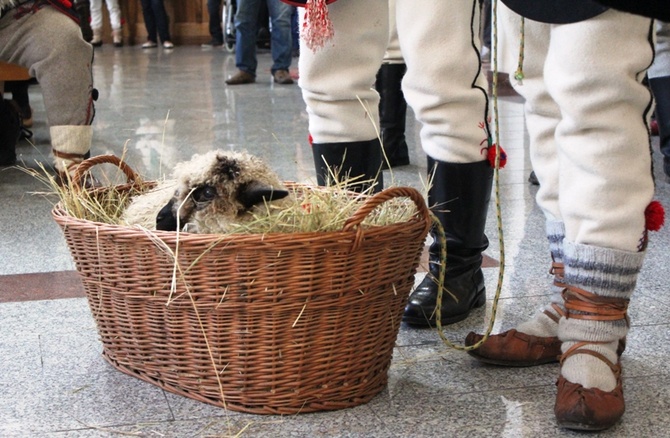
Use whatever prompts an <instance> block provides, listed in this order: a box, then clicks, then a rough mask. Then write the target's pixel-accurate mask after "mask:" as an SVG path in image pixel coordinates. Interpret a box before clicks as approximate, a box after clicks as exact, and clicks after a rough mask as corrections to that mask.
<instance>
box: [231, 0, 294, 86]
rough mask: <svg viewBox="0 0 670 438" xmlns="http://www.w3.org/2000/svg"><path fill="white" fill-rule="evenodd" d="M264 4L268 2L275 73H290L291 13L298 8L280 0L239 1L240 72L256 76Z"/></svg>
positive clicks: (237, 46) (237, 55)
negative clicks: (259, 26) (258, 39)
mask: <svg viewBox="0 0 670 438" xmlns="http://www.w3.org/2000/svg"><path fill="white" fill-rule="evenodd" d="M262 1H267V4H268V12H269V14H270V23H271V27H272V30H271V39H270V50H271V52H272V61H273V63H272V74H274V72H276V71H277V70H288V69H289V67H290V66H291V50H292V39H291V14H292V13H293V9H294V7H293V6H289V5H288V4H286V3H282V2H281V1H280V0H237V12H236V13H235V31H236V32H235V65H236V66H237V68H238V69H240V70H242V71H245V72H247V73H249V74H252V75H254V76H255V75H256V67H257V66H258V60H257V59H256V37H257V36H258V12H259V10H260V6H261V2H262Z"/></svg>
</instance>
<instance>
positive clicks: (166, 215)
mask: <svg viewBox="0 0 670 438" xmlns="http://www.w3.org/2000/svg"><path fill="white" fill-rule="evenodd" d="M173 206H174V199H172V200H170V202H168V203H167V204H166V205H165V206H164V207H163V208H161V210H160V211H159V212H158V214H157V215H156V229H157V230H160V231H177V216H175V215H174V212H173V211H172V207H173Z"/></svg>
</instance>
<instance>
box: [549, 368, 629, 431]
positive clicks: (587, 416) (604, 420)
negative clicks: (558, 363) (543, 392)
mask: <svg viewBox="0 0 670 438" xmlns="http://www.w3.org/2000/svg"><path fill="white" fill-rule="evenodd" d="M615 371H616V377H617V386H616V387H615V388H614V390H612V391H610V392H605V391H602V390H600V389H598V388H584V387H583V386H582V385H579V384H577V383H572V382H569V381H568V380H566V379H565V378H564V377H563V376H560V377H559V378H558V381H557V382H556V386H557V387H558V391H557V393H556V404H555V405H554V414H555V415H556V423H558V426H559V427H563V428H566V429H574V430H604V429H607V428H609V427H612V426H614V424H616V422H617V421H619V419H620V418H621V417H622V416H623V413H624V411H625V409H626V406H625V403H624V399H623V385H622V383H621V364H620V363H619V364H617V365H616V370H615Z"/></svg>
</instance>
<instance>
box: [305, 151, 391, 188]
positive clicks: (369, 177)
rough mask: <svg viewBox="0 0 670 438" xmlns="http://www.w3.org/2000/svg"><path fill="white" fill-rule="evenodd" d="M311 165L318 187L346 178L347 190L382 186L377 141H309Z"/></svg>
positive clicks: (380, 155)
mask: <svg viewBox="0 0 670 438" xmlns="http://www.w3.org/2000/svg"><path fill="white" fill-rule="evenodd" d="M312 154H313V156H314V168H315V169H316V179H317V182H318V184H319V185H320V186H325V185H332V183H333V182H334V180H333V176H335V178H336V180H337V181H340V182H342V181H348V182H349V181H350V183H348V184H347V188H348V189H349V190H354V191H358V192H362V191H364V190H367V189H368V188H369V187H370V186H372V185H374V187H373V190H372V192H374V193H376V192H379V191H381V190H382V189H383V188H384V175H383V174H382V171H381V166H382V150H381V145H380V144H379V140H377V139H374V140H367V141H352V142H347V143H313V144H312Z"/></svg>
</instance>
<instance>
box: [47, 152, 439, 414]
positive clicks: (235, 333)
mask: <svg viewBox="0 0 670 438" xmlns="http://www.w3.org/2000/svg"><path fill="white" fill-rule="evenodd" d="M100 162H113V163H117V164H118V158H116V157H114V156H100V157H94V158H91V159H89V160H87V161H85V162H84V165H83V166H82V170H83V169H88V168H90V167H91V166H93V165H95V164H98V163H100ZM121 164H123V163H121ZM124 168H125V170H124V171H125V172H126V174H127V175H129V179H131V178H132V171H128V170H127V166H125V165H124ZM130 186H131V184H127V185H126V187H130ZM123 187H124V186H117V188H123ZM99 190H105V189H99ZM395 197H409V198H411V199H412V201H413V202H414V203H415V204H416V206H417V208H418V213H417V214H416V215H415V216H414V217H413V218H412V219H411V220H410V221H408V222H404V223H398V224H393V225H389V226H383V227H365V228H364V227H360V226H359V224H360V223H361V222H362V221H363V219H364V218H365V217H366V216H367V215H368V214H369V213H370V212H371V211H372V210H373V209H374V208H375V207H376V206H378V205H380V204H381V203H383V202H386V201H388V200H389V199H392V198H395ZM52 214H53V217H54V219H55V220H56V222H57V223H58V224H59V225H60V227H61V228H62V230H63V233H64V234H65V239H66V241H67V244H68V246H69V249H70V251H71V253H72V256H73V258H74V261H75V263H76V266H77V270H78V271H79V273H80V274H81V278H82V280H83V283H84V287H85V290H86V294H87V298H88V303H89V306H90V308H91V311H92V313H93V316H94V318H95V321H96V323H97V327H98V331H99V334H100V337H101V339H102V344H103V356H104V357H105V358H106V359H107V360H108V361H109V362H110V363H111V364H112V365H113V366H114V367H115V368H117V369H119V370H120V371H122V372H124V373H127V374H130V375H132V376H135V377H137V378H139V379H142V380H144V381H147V382H150V383H153V384H155V385H157V386H159V387H161V388H164V389H166V390H168V391H170V392H174V393H176V394H181V395H184V396H186V397H190V398H192V399H196V400H200V401H202V402H206V403H211V404H214V405H218V406H221V407H224V408H227V409H231V410H235V411H244V412H250V413H256V414H293V413H299V412H313V411H321V410H331V409H341V408H347V407H352V406H357V405H360V404H362V403H365V402H367V401H369V400H370V399H371V398H372V397H374V396H375V395H376V394H377V393H378V392H380V391H381V390H382V389H383V388H384V387H385V386H386V383H387V371H388V368H389V366H390V363H391V357H392V353H393V348H394V345H395V340H396V337H397V334H398V330H399V326H400V322H401V319H402V313H403V309H404V306H405V304H406V301H407V296H408V293H409V291H410V289H411V287H412V285H413V281H414V274H415V272H416V268H417V266H418V263H419V258H420V254H421V251H422V249H423V246H424V238H425V236H426V234H427V232H428V230H429V227H430V225H431V219H430V214H429V212H428V209H427V208H426V206H425V202H424V200H423V197H422V196H421V195H420V194H419V193H418V192H417V191H416V190H414V189H412V188H405V187H402V188H391V189H387V190H385V191H383V192H381V193H379V194H377V195H374V196H372V197H370V198H368V199H367V200H366V201H365V202H364V204H363V205H362V206H361V208H360V209H359V210H358V211H357V212H356V213H355V214H354V215H353V216H352V217H351V218H350V219H349V220H348V221H347V223H346V225H345V226H344V229H343V230H342V231H338V232H323V233H289V234H279V233H277V234H268V235H259V234H251V235H242V234H239V235H228V236H223V237H222V236H219V235H201V234H188V233H181V234H179V235H178V234H177V233H174V232H160V231H158V232H155V234H153V235H152V234H151V233H147V232H144V231H142V230H140V229H138V228H132V227H126V226H118V225H109V224H103V223H96V222H91V221H87V220H82V219H78V218H75V217H72V216H70V215H68V214H67V213H66V212H65V211H64V210H63V209H62V207H61V206H60V205H56V206H55V207H54V209H53V212H52ZM156 237H158V240H157V239H156ZM172 254H177V256H176V259H177V260H178V264H175V258H174V257H173V255H172ZM176 265H178V266H179V267H180V270H181V272H177V275H176V277H175V278H176V287H175V289H173V290H172V291H171V282H172V279H173V271H174V269H175V266H176Z"/></svg>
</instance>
